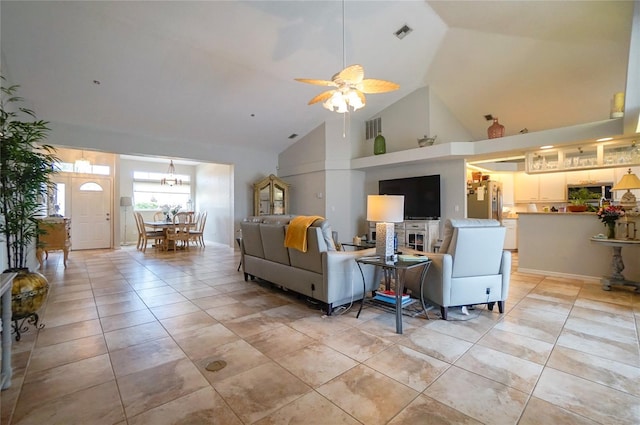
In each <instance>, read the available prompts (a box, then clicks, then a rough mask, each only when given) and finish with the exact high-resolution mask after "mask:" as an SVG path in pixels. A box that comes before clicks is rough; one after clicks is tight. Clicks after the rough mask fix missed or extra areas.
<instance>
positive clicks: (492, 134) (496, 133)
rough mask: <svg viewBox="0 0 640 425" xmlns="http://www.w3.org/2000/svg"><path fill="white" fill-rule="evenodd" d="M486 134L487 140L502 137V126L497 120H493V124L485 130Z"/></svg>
mask: <svg viewBox="0 0 640 425" xmlns="http://www.w3.org/2000/svg"><path fill="white" fill-rule="evenodd" d="M487 134H488V135H489V139H495V138H496V137H502V136H504V125H502V124H500V123H499V122H498V118H494V119H493V124H491V125H490V126H489V128H488V129H487Z"/></svg>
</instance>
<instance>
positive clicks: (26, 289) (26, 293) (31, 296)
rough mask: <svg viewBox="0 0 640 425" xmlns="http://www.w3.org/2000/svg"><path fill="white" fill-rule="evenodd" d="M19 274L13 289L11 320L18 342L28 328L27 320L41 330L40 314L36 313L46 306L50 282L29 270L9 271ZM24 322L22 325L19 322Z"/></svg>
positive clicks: (14, 281)
mask: <svg viewBox="0 0 640 425" xmlns="http://www.w3.org/2000/svg"><path fill="white" fill-rule="evenodd" d="M7 271H8V272H15V273H17V275H16V277H15V278H14V279H13V285H12V287H11V312H12V315H11V320H12V321H13V322H14V332H15V333H16V341H19V340H20V333H21V332H24V331H26V330H27V329H28V328H26V327H23V325H24V322H25V320H28V322H29V323H31V324H33V325H34V326H35V327H36V328H38V329H40V328H42V327H43V325H38V314H37V313H36V312H37V311H38V310H39V309H40V307H42V305H43V304H44V302H45V301H46V299H47V295H48V294H49V281H48V280H47V278H46V277H44V276H43V275H41V274H40V273H37V272H30V271H29V270H28V269H17V270H15V269H14V270H7ZM19 320H22V322H21V323H20V325H18V321H19Z"/></svg>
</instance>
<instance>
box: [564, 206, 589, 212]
mask: <svg viewBox="0 0 640 425" xmlns="http://www.w3.org/2000/svg"><path fill="white" fill-rule="evenodd" d="M567 209H568V210H569V211H571V212H585V211H586V210H587V206H586V205H567Z"/></svg>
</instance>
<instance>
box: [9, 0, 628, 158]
mask: <svg viewBox="0 0 640 425" xmlns="http://www.w3.org/2000/svg"><path fill="white" fill-rule="evenodd" d="M632 11H633V2H631V1H351V0H348V1H346V3H345V31H344V40H345V50H346V51H345V56H346V63H347V65H348V64H353V63H359V64H362V65H363V66H364V68H365V77H370V78H379V79H385V80H390V81H393V82H396V83H398V84H400V90H398V91H396V92H391V93H386V94H373V95H368V96H367V106H366V108H364V109H362V110H360V111H357V112H356V113H354V114H352V116H351V119H352V120H355V121H356V122H358V121H361V120H365V119H368V118H370V117H371V116H373V115H374V114H376V113H378V112H379V111H381V110H382V109H384V108H385V107H386V106H388V105H390V104H392V103H393V102H396V101H398V100H399V99H401V98H402V97H404V96H406V95H407V94H409V93H411V92H412V91H414V90H416V89H417V88H419V87H423V86H429V87H430V88H431V90H432V91H433V92H434V93H435V94H436V95H437V96H438V97H439V98H440V99H441V100H442V101H443V102H444V104H445V105H446V106H448V108H449V109H450V110H451V112H452V113H453V114H454V115H455V116H456V117H457V118H458V120H459V121H460V122H461V123H462V124H463V125H464V126H465V127H466V128H468V129H469V131H470V132H471V134H472V135H473V137H474V139H476V140H479V139H484V138H486V128H487V125H488V124H487V122H486V121H485V119H484V117H483V115H485V114H493V115H494V116H499V117H500V120H501V122H503V123H504V124H505V125H506V127H507V131H506V132H507V135H509V134H516V133H517V132H518V131H519V130H520V129H522V128H525V127H526V128H528V129H529V130H530V131H537V130H543V129H550V128H557V127H563V126H568V125H573V124H581V123H585V122H591V121H600V120H604V119H607V118H609V112H610V102H611V99H612V97H613V94H614V93H615V92H620V91H625V82H626V78H627V75H626V72H627V62H628V57H629V37H630V31H631V19H632ZM0 15H1V26H0V47H1V53H2V64H1V66H2V74H3V75H5V76H6V77H7V78H8V80H9V81H10V82H12V83H15V84H19V85H21V89H20V94H21V95H22V96H23V97H24V98H25V99H26V100H27V101H28V102H29V105H30V106H31V107H33V108H34V109H35V110H36V112H37V113H38V115H39V117H40V118H43V119H46V120H49V121H57V122H62V123H69V124H75V125H82V126H88V127H95V128H98V129H107V130H112V131H117V132H122V133H131V134H139V135H145V136H152V137H157V138H162V139H172V140H179V141H184V142H185V143H188V142H189V141H194V142H198V143H210V144H216V145H234V146H245V147H249V148H255V149H262V150H268V151H275V152H280V151H281V150H283V149H284V148H286V147H287V146H289V145H290V144H291V143H294V142H295V140H290V139H288V136H289V135H290V134H292V133H297V134H299V135H304V134H306V133H308V132H309V131H311V130H312V129H313V128H315V127H316V126H318V125H319V124H320V123H322V122H323V121H325V120H327V119H328V118H331V117H333V116H334V114H335V113H331V112H329V111H327V110H325V109H323V108H322V107H321V106H320V105H319V104H317V105H313V106H307V102H308V101H309V99H311V98H312V97H314V96H315V95H316V94H318V93H320V92H321V91H322V90H323V89H324V88H323V87H319V86H311V85H305V84H301V83H298V82H296V81H294V78H318V79H330V78H331V76H332V75H333V74H334V73H336V72H337V71H339V70H340V69H342V67H343V53H342V48H343V31H342V29H343V21H342V3H341V2H338V1H315V2H314V1H305V2H302V1H254V2H249V1H209V2H188V1H174V2H147V1H141V2H121V1H113V2H110V1H101V2H94V1H87V2H81V1H73V2H57V1H43V2H30V1H29V2H26V1H15V2H14V1H5V0H3V1H2V2H1V3H0ZM405 24H406V25H408V26H409V27H411V28H412V29H413V31H412V32H411V33H409V34H408V35H407V36H406V37H405V38H404V39H402V40H400V39H398V38H396V37H395V36H394V32H395V31H396V30H398V29H399V28H400V27H402V26H403V25H405ZM97 82H99V84H98V83H97ZM420 136H421V135H416V137H420Z"/></svg>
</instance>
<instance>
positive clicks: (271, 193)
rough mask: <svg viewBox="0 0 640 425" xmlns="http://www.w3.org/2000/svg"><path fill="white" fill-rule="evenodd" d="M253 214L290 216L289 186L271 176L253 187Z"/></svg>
mask: <svg viewBox="0 0 640 425" xmlns="http://www.w3.org/2000/svg"><path fill="white" fill-rule="evenodd" d="M253 214H254V215H272V214H273V215H282V214H289V184H288V183H285V182H284V180H282V179H279V178H278V177H276V176H274V175H273V174H271V175H270V176H269V177H265V178H264V179H262V180H260V181H259V182H257V183H255V184H254V185H253Z"/></svg>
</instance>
